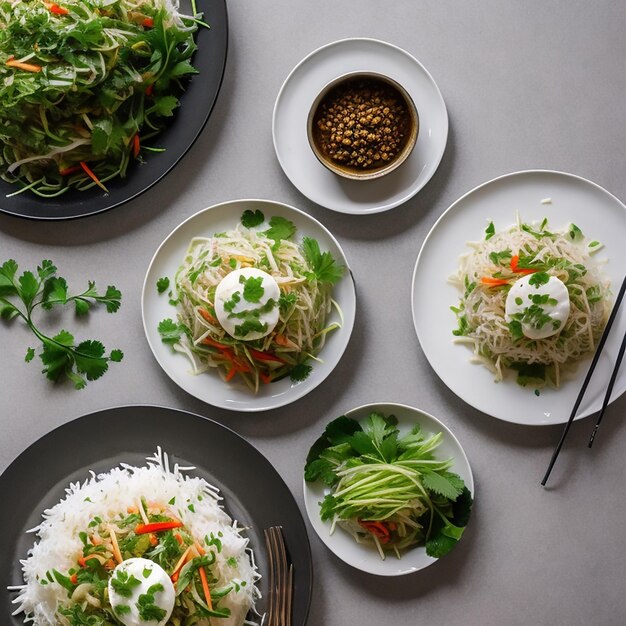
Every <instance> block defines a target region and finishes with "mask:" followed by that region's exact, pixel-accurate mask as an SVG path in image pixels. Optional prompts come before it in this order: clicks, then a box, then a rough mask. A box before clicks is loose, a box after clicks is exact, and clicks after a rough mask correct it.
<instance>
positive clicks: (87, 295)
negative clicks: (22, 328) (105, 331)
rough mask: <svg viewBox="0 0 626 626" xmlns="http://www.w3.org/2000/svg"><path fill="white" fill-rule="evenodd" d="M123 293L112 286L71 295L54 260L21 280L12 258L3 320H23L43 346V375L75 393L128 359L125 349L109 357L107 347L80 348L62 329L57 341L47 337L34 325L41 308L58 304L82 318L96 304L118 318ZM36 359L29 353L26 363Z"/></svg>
mask: <svg viewBox="0 0 626 626" xmlns="http://www.w3.org/2000/svg"><path fill="white" fill-rule="evenodd" d="M121 299H122V294H121V293H120V291H119V290H118V289H117V288H116V287H114V286H113V285H109V286H108V287H107V288H106V291H105V292H104V293H99V292H98V290H97V288H96V285H95V283H94V282H92V281H89V282H88V284H87V289H86V290H85V291H83V292H82V293H79V294H77V295H70V293H69V289H68V286H67V281H66V280H65V279H64V278H62V277H61V276H57V268H56V266H55V265H54V264H53V263H52V261H49V260H44V261H42V262H41V265H39V266H38V267H37V270H36V271H35V272H32V271H30V270H27V271H24V272H23V273H22V274H20V275H19V276H18V264H17V263H16V262H15V261H14V260H13V259H10V260H8V261H6V262H5V263H3V264H2V265H1V266H0V317H2V319H4V320H6V321H7V322H8V321H10V320H13V319H15V318H17V317H19V318H21V319H22V320H23V321H24V322H25V324H26V325H27V326H28V327H29V328H30V330H31V331H32V332H33V334H34V335H35V337H37V339H39V340H40V341H41V343H42V346H43V347H42V350H41V352H40V354H39V358H40V359H41V361H42V362H43V364H44V369H43V373H44V374H45V375H46V376H47V378H49V379H50V380H53V381H57V380H59V379H61V378H63V377H66V378H68V379H69V380H71V381H72V383H73V384H74V387H75V388H76V389H83V388H84V387H85V385H86V384H87V381H88V380H96V379H97V378H100V377H101V376H102V375H103V374H104V373H105V372H106V371H107V369H108V367H109V362H110V361H115V362H119V361H121V360H122V358H123V356H124V355H123V353H122V351H121V350H117V349H115V350H111V352H110V353H109V354H108V355H107V354H106V350H105V347H104V345H102V343H101V342H100V341H98V340H96V339H88V340H85V341H82V342H80V343H79V344H78V345H76V343H75V339H74V335H72V333H70V332H69V331H67V330H61V331H60V332H59V333H57V334H56V335H54V336H53V337H48V336H47V335H45V334H44V333H43V332H41V330H39V328H37V326H35V324H34V322H33V314H34V312H35V311H36V310H37V308H38V307H41V308H42V309H43V310H50V309H52V308H53V307H54V306H57V305H65V304H69V303H73V304H74V309H75V311H76V314H77V315H85V314H87V313H88V312H89V310H90V309H91V308H92V307H93V306H94V305H96V304H102V305H104V306H105V307H106V310H107V311H108V312H109V313H115V312H116V311H117V310H118V309H119V307H120V304H121ZM34 357H35V349H34V348H28V350H27V352H26V356H25V360H26V362H30V361H32V360H33V358H34Z"/></svg>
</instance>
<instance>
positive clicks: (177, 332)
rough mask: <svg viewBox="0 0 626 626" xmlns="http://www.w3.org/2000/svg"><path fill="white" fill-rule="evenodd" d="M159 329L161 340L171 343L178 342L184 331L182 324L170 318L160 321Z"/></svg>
mask: <svg viewBox="0 0 626 626" xmlns="http://www.w3.org/2000/svg"><path fill="white" fill-rule="evenodd" d="M158 331H159V335H161V341H162V342H163V343H169V344H174V343H178V342H179V341H180V339H181V337H182V336H183V333H184V330H183V327H182V325H181V324H177V323H176V322H174V321H173V320H171V319H169V318H168V319H164V320H162V321H161V322H159V326H158Z"/></svg>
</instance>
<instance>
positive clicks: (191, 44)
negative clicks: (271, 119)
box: [0, 0, 228, 220]
mask: <svg viewBox="0 0 626 626" xmlns="http://www.w3.org/2000/svg"><path fill="white" fill-rule="evenodd" d="M31 3H32V4H33V6H30V4H31ZM176 5H177V3H170V2H167V3H164V4H158V5H157V3H155V2H153V0H114V1H113V2H111V3H107V5H106V6H100V5H98V4H97V3H91V2H77V0H67V2H65V3H64V2H59V3H38V4H37V5H36V6H35V3H34V2H32V0H21V1H20V2H18V3H17V4H16V3H11V2H8V0H3V1H2V2H0V26H2V33H0V79H1V80H2V82H3V84H4V86H5V88H4V89H3V91H2V96H1V97H0V104H1V106H2V114H0V129H1V130H0V145H1V147H2V152H1V153H0V170H1V178H0V211H3V212H5V213H9V214H12V215H16V216H19V217H26V218H30V219H41V220H54V219H69V218H75V217H84V216H87V215H93V214H95V213H100V212H102V211H105V210H108V209H111V208H113V207H116V206H118V205H120V204H122V203H124V202H126V201H128V200H130V199H132V198H134V197H135V196H137V195H139V194H140V193H142V192H144V191H146V190H147V189H148V188H150V187H151V186H152V185H154V184H155V183H156V182H157V181H159V180H160V179H161V178H162V177H163V176H165V175H166V174H167V173H168V172H169V171H170V170H171V169H172V168H173V167H174V166H175V165H176V164H177V163H178V161H179V160H180V159H181V158H182V157H183V155H184V154H185V153H186V152H187V150H188V149H189V148H190V147H191V145H192V144H193V142H194V141H195V140H196V138H197V137H198V135H199V133H200V132H201V130H202V129H203V127H204V125H205V123H206V122H207V120H208V118H209V115H210V113H211V110H212V108H213V106H214V104H215V101H216V99H217V95H218V93H219V89H220V86H221V82H222V77H223V73H224V67H225V63H226V52H227V44H228V19H227V12H226V3H225V0H215V1H211V2H205V1H204V0H197V1H196V0H182V2H181V4H180V7H178V8H177V6H176ZM19 11H21V12H22V13H24V15H23V16H22V18H21V19H19V20H18V19H17V12H19ZM194 15H195V16H196V17H195V18H193V17H192V16H194ZM196 47H197V49H196ZM196 73H197V74H196ZM42 156H46V158H45V159H42V158H41V157H42ZM27 187H28V188H27Z"/></svg>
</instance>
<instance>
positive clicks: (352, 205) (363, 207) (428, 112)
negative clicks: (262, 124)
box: [272, 38, 448, 215]
mask: <svg viewBox="0 0 626 626" xmlns="http://www.w3.org/2000/svg"><path fill="white" fill-rule="evenodd" d="M359 71H363V72H375V73H379V74H383V75H385V76H388V77H389V78H391V79H393V80H395V81H396V82H398V83H399V84H401V85H402V86H403V87H404V89H406V91H407V92H408V93H409V95H410V96H411V98H412V99H413V102H415V106H416V107H417V111H418V115H419V123H420V128H419V134H418V137H417V143H416V145H415V148H414V149H413V151H412V153H411V155H410V156H409V158H408V159H407V160H406V161H405V162H404V163H403V164H402V166H400V167H398V168H397V169H396V170H395V171H393V172H390V173H389V174H387V175H385V176H383V177H381V178H378V179H374V180H367V181H363V180H349V179H346V178H342V177H340V176H337V175H336V174H333V173H332V172H330V171H329V170H328V169H326V168H325V167H324V166H323V165H322V164H321V163H320V162H319V161H318V160H317V158H316V157H315V154H314V153H313V151H312V150H311V147H310V145H309V141H308V138H307V116H308V113H309V110H310V108H311V105H312V104H313V102H314V100H315V98H316V97H317V95H318V94H319V92H320V91H321V90H322V88H323V87H324V86H325V85H327V84H328V83H329V82H331V81H332V80H334V79H335V78H338V77H339V76H342V75H344V74H347V73H351V72H359ZM272 134H273V138H274V148H275V150H276V156H277V157H278V161H279V162H280V165H281V167H282V168H283V170H284V172H285V174H286V175H287V177H288V178H289V180H291V182H292V183H293V184H294V185H295V186H296V187H297V188H298V189H299V191H300V192H301V193H303V194H304V195H305V196H306V197H307V198H309V199H310V200H313V202H316V203H317V204H320V205H322V206H324V207H326V208H329V209H332V210H334V211H339V212H341V213H352V214H357V215H359V214H366V213H378V212H380V211H386V210H388V209H391V208H393V207H395V206H398V205H399V204H402V203H403V202H406V201H407V200H408V199H409V198H411V197H413V196H414V195H415V194H416V193H417V192H418V191H419V190H420V189H421V188H422V187H423V186H424V185H425V184H426V183H427V182H428V181H429V180H430V178H431V177H432V175H433V174H434V173H435V171H436V169H437V167H438V166H439V163H440V162H441V158H442V157H443V153H444V150H445V147H446V141H447V139H448V114H447V111H446V105H445V103H444V101H443V97H442V96H441V92H440V91H439V88H438V87H437V84H436V83H435V81H434V80H433V78H432V76H431V75H430V74H429V73H428V71H427V70H426V69H425V68H424V67H423V66H422V65H421V63H420V62H419V61H418V60H417V59H415V58H414V57H413V56H411V55H410V54H409V53H408V52H406V51H404V50H402V49H401V48H398V47H396V46H394V45H392V44H389V43H385V42H384V41H378V40H376V39H360V38H355V39H342V40H340V41H335V42H333V43H330V44H327V45H325V46H322V47H321V48H318V49H317V50H315V51H314V52H312V53H311V54H309V55H308V56H307V57H305V58H304V59H303V60H302V61H300V63H298V65H296V67H295V68H294V69H293V70H292V71H291V73H290V74H289V76H288V77H287V79H286V80H285V82H284V83H283V86H282V87H281V89H280V91H279V93H278V97H277V98H276V104H275V105H274V115H273V119H272Z"/></svg>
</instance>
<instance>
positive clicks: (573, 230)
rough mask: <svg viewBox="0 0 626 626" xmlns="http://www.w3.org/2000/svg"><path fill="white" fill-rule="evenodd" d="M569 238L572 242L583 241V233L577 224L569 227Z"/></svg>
mask: <svg viewBox="0 0 626 626" xmlns="http://www.w3.org/2000/svg"><path fill="white" fill-rule="evenodd" d="M567 234H568V235H569V238H570V239H571V240H572V241H582V239H583V237H584V235H583V231H582V230H580V228H578V226H576V224H570V225H569V230H568V233H567Z"/></svg>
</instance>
